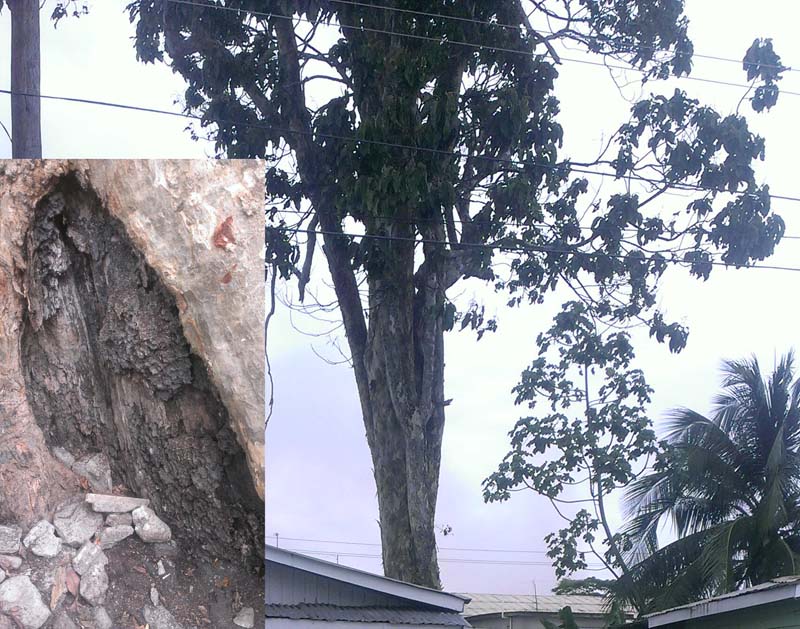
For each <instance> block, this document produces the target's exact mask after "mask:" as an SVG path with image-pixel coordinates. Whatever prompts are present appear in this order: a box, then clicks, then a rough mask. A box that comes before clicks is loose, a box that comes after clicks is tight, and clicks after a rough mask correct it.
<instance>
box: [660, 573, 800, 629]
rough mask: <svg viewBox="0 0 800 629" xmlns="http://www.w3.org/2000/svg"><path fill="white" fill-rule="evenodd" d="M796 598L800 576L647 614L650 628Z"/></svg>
mask: <svg viewBox="0 0 800 629" xmlns="http://www.w3.org/2000/svg"><path fill="white" fill-rule="evenodd" d="M793 599H800V576H792V577H780V578H778V579H773V580H772V581H767V582H766V583H760V584H759V585H755V586H753V587H751V588H747V589H745V590H737V591H735V592H728V593H727V594H722V595H720V596H715V597H713V598H707V599H704V600H702V601H697V602H696V603H688V604H686V605H681V606H680V607H673V608H671V609H666V610H664V611H660V612H656V613H654V614H648V615H647V616H645V618H647V626H648V627H661V626H664V625H670V624H672V623H677V622H681V621H684V620H689V619H692V618H702V617H704V616H713V615H715V614H724V613H726V612H732V611H737V610H741V609H745V608H748V607H755V606H757V605H766V604H768V603H777V602H779V601H786V600H793Z"/></svg>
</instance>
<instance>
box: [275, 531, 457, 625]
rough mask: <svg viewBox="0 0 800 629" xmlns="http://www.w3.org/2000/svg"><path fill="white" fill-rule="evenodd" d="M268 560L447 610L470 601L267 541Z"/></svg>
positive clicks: (453, 609)
mask: <svg viewBox="0 0 800 629" xmlns="http://www.w3.org/2000/svg"><path fill="white" fill-rule="evenodd" d="M266 560H267V562H274V563H277V564H281V565H284V566H289V567H292V568H296V569H298V570H304V571H306V572H311V573H313V574H317V575H320V576H322V577H327V578H329V579H335V580H337V581H343V582H345V583H350V584H353V585H356V586H359V587H363V588H367V589H370V590H373V591H375V592H381V593H383V594H388V595H390V596H396V597H398V598H402V599H404V600H407V601H410V602H413V603H417V604H421V605H428V606H431V607H436V608H439V609H441V610H445V611H451V612H458V613H460V612H462V611H463V610H464V604H465V603H467V602H469V597H468V596H465V595H461V594H449V593H447V592H441V591H440V590H433V589H430V588H426V587H422V586H419V585H412V584H411V583H406V582H404V581H397V580H395V579H390V578H388V577H384V576H381V575H377V574H373V573H371V572H365V571H363V570H358V569H356V568H351V567H350V566H343V565H340V564H336V563H331V562H330V561H325V560H323V559H317V558H316V557H309V556H308V555H301V554H299V553H294V552H291V551H288V550H284V549H283V548H277V547H275V546H270V545H267V548H266Z"/></svg>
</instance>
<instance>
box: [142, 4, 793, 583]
mask: <svg viewBox="0 0 800 629" xmlns="http://www.w3.org/2000/svg"><path fill="white" fill-rule="evenodd" d="M128 10H129V13H130V17H131V20H132V21H133V22H135V24H136V42H135V45H136V51H137V54H138V56H139V58H140V59H141V60H143V61H144V62H165V63H168V64H169V65H170V66H171V67H172V68H173V69H174V70H175V71H176V72H178V73H180V75H181V76H182V77H183V78H184V79H185V80H186V82H187V89H186V93H185V100H184V104H185V108H186V110H187V111H189V112H191V113H192V114H194V115H198V116H201V117H202V119H203V126H204V127H205V129H206V131H207V132H208V133H209V134H210V136H211V137H212V138H213V139H214V140H215V142H216V146H217V149H218V151H219V153H220V154H221V155H226V156H228V157H260V158H265V159H266V160H267V190H266V195H267V215H268V219H269V224H268V228H267V233H266V243H267V261H268V265H269V266H268V268H269V272H270V273H274V274H280V275H281V277H283V278H284V279H290V278H297V280H298V283H299V289H300V290H299V292H300V296H301V298H302V297H303V295H304V291H305V288H306V285H307V284H308V282H309V281H310V279H311V277H310V274H311V271H312V269H314V268H315V267H314V265H313V264H312V260H313V256H314V255H315V253H320V252H319V251H318V247H317V239H318V238H320V239H321V240H322V243H323V247H322V250H321V253H322V254H324V258H325V262H326V264H327V271H328V273H329V275H330V279H331V280H332V284H333V288H334V291H335V293H336V302H337V305H338V308H339V311H340V313H341V316H342V321H343V324H344V329H345V333H346V336H347V342H348V348H349V358H350V360H351V361H352V366H353V370H354V376H355V380H356V385H357V388H358V392H359V398H360V401H361V408H362V415H363V420H364V424H365V428H366V435H367V440H368V443H369V446H370V450H371V452H372V457H373V463H374V474H375V479H376V485H377V488H378V503H379V510H380V526H381V537H382V542H383V544H382V546H383V560H384V568H385V570H386V572H387V574H388V575H389V576H392V577H396V578H400V579H406V580H409V581H413V582H416V583H420V584H423V585H429V586H434V587H437V586H438V585H439V575H438V567H437V565H436V553H435V538H434V518H435V510H436V496H437V491H438V476H439V463H440V452H441V443H442V432H443V429H444V408H445V406H446V398H445V395H444V333H445V331H447V330H449V329H451V328H452V327H454V326H455V325H459V326H461V327H469V328H473V329H475V330H477V331H478V332H479V333H481V332H483V331H486V330H493V329H495V328H496V325H497V324H496V322H495V321H494V320H493V319H489V318H486V317H484V316H483V311H482V309H481V307H480V305H476V306H474V307H469V308H467V309H464V308H461V309H459V306H458V304H455V303H453V302H451V301H450V299H449V297H448V291H449V290H450V289H451V288H452V287H453V286H454V285H455V284H456V283H457V282H459V281H460V280H462V279H465V278H478V279H481V280H484V281H485V282H487V283H488V285H489V286H490V287H491V288H492V289H493V290H496V291H505V292H506V293H507V296H508V302H509V304H510V305H519V304H523V303H530V304H538V303H540V302H542V301H543V299H544V298H545V296H546V295H547V294H548V293H551V292H552V291H554V290H555V289H556V288H557V287H559V286H568V287H570V288H572V289H573V290H574V292H575V294H576V299H577V300H578V301H580V302H581V303H582V304H584V305H585V306H586V307H587V308H589V309H590V310H591V311H592V313H593V316H596V317H599V318H601V319H603V320H606V321H609V322H611V323H615V324H620V323H622V324H624V323H627V322H631V321H637V320H641V321H642V322H644V323H645V324H646V325H648V326H649V327H650V329H651V330H652V332H653V335H654V336H655V337H656V338H657V339H658V340H659V341H666V342H668V343H669V346H670V348H671V349H673V350H675V351H677V350H679V349H680V348H681V347H682V346H683V345H684V343H685V340H686V331H685V330H684V329H683V328H682V327H681V326H680V325H677V324H675V323H672V322H668V321H666V320H665V319H664V317H663V316H662V315H661V314H660V313H658V312H657V311H656V310H655V309H654V306H655V303H656V301H655V289H656V285H657V282H658V279H659V278H660V277H661V275H662V274H663V273H664V270H665V269H666V268H667V266H668V265H669V264H672V263H678V264H684V265H686V266H688V267H689V269H690V271H691V273H693V274H694V275H696V276H697V277H700V278H707V277H708V275H709V273H710V272H711V270H712V267H713V265H714V264H725V265H733V266H743V265H748V264H750V263H751V262H753V261H754V260H761V259H763V258H765V257H766V256H768V255H770V253H771V252H772V250H773V248H774V246H775V244H776V243H777V242H778V241H779V239H780V237H781V235H782V233H783V223H782V221H781V220H780V218H779V217H777V216H775V215H774V214H773V213H772V211H771V209H770V197H769V193H768V188H767V187H766V186H765V185H763V184H761V183H759V182H758V181H757V179H756V176H755V173H754V163H755V162H757V161H758V160H761V159H763V157H764V142H763V140H762V139H761V138H760V137H758V136H756V135H755V134H753V133H752V132H751V131H750V129H749V127H748V125H747V122H746V120H745V118H744V117H743V116H741V115H738V114H736V113H733V114H728V115H723V114H720V113H718V112H716V111H714V110H713V109H711V108H709V107H706V106H704V105H702V104H701V103H700V102H698V101H697V100H695V99H692V98H690V97H689V96H688V95H687V94H686V93H685V92H684V91H682V90H676V91H675V92H674V93H673V94H671V95H667V96H663V95H658V94H654V95H651V96H649V97H647V98H645V99H643V100H641V101H640V102H637V103H635V104H634V105H633V107H632V109H631V112H630V118H629V119H628V120H624V121H621V125H620V126H619V129H618V131H617V133H615V134H614V136H613V137H612V138H611V139H610V141H609V143H608V146H607V147H606V150H604V151H602V153H601V154H600V155H594V156H590V157H588V158H585V159H582V160H579V159H575V158H573V157H571V156H567V155H562V145H563V140H564V136H565V133H566V132H568V129H564V128H563V127H562V125H561V124H560V122H559V109H560V105H559V100H558V97H557V79H558V76H559V67H560V65H561V64H562V63H564V60H563V59H562V56H561V54H560V52H559V51H560V50H563V45H564V44H570V45H573V46H575V45H577V46H579V47H581V48H582V49H583V50H585V51H589V52H591V53H595V54H597V55H601V56H602V58H603V59H605V60H606V61H609V62H613V63H619V64H624V65H626V66H627V67H630V68H633V69H634V71H635V72H636V73H638V74H639V75H641V77H642V80H643V81H655V80H658V79H664V78H667V77H683V76H686V75H688V74H689V73H690V72H691V69H692V62H691V60H692V53H693V45H692V42H691V41H690V40H689V38H688V35H687V24H688V22H687V19H686V17H685V15H684V13H683V2H682V0H659V1H657V2H650V1H648V2H643V1H641V0H615V1H614V2H611V1H605V0H603V1H599V0H546V1H545V2H527V1H526V0H491V1H486V2H472V1H470V2H454V1H451V0H383V1H382V2H373V1H372V0H363V1H354V0H325V1H322V0H294V1H290V0H267V1H263V0H261V1H258V2H257V1H255V0H213V1H211V0H197V1H194V0H134V1H132V2H131V3H130V4H129V6H128ZM548 23H549V24H550V25H551V26H547V25H548ZM745 69H746V70H747V74H748V77H749V79H750V80H751V81H752V82H753V87H754V90H755V91H754V92H753V96H752V98H751V103H752V106H753V108H754V109H756V110H762V109H768V108H769V107H770V106H771V105H773V104H774V103H775V99H776V98H777V93H778V89H777V82H778V81H779V79H780V72H781V70H782V69H783V68H782V66H781V65H780V61H779V59H778V58H777V56H776V55H775V53H774V51H773V50H772V45H771V43H770V42H769V41H768V40H756V41H755V42H754V44H753V46H752V47H751V49H750V50H749V52H748V57H747V59H746V61H745ZM587 115H589V114H588V112H587ZM601 178H602V180H605V181H608V182H611V183H610V185H611V187H612V188H613V189H612V190H609V191H608V192H598V190H597V184H598V182H599V181H600V180H601ZM613 182H616V183H613ZM674 189H679V190H681V191H683V192H688V193H690V194H691V196H692V198H691V200H690V201H689V202H688V203H687V202H685V200H684V201H676V200H675V198H673V197H668V196H666V193H667V192H668V191H670V190H674ZM506 265H507V266H506Z"/></svg>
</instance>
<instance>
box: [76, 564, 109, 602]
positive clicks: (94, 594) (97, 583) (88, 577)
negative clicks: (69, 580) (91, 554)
mask: <svg viewBox="0 0 800 629" xmlns="http://www.w3.org/2000/svg"><path fill="white" fill-rule="evenodd" d="M104 556H105V555H104ZM107 591H108V574H106V564H105V563H104V562H102V561H95V562H94V563H93V564H92V565H90V566H89V569H88V570H87V571H86V572H84V573H83V574H82V575H81V586H80V593H81V596H82V597H83V598H85V599H86V600H87V601H88V602H89V603H90V604H91V605H94V606H97V605H102V604H103V603H104V602H105V600H106V592H107Z"/></svg>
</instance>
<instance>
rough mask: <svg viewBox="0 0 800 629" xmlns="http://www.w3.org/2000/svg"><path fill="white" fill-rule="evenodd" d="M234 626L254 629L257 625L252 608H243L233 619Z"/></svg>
mask: <svg viewBox="0 0 800 629" xmlns="http://www.w3.org/2000/svg"><path fill="white" fill-rule="evenodd" d="M233 624H234V625H237V626H239V627H246V628H247V629H252V627H253V625H254V624H255V610H254V609H253V608H252V607H242V609H240V610H239V613H238V614H236V617H235V618H234V619H233Z"/></svg>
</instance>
